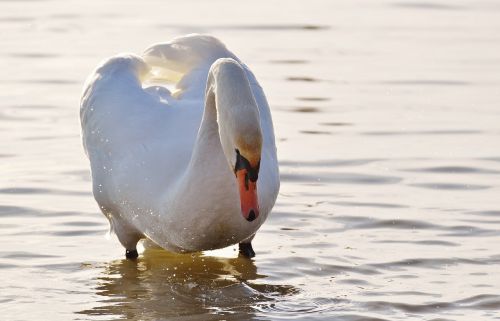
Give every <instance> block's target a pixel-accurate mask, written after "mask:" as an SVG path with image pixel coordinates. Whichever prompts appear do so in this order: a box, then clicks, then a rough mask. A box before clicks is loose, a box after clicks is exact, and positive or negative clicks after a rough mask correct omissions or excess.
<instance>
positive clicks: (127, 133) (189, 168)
mask: <svg viewBox="0 0 500 321" xmlns="http://www.w3.org/2000/svg"><path fill="white" fill-rule="evenodd" d="M168 83H174V84H175V88H174V89H173V90H169V89H168V88H167V87H168ZM80 120H81V126H82V132H81V133H82V141H83V146H84V150H85V153H86V155H87V157H88V158H89V161H90V169H91V173H92V185H93V194H94V198H95V200H96V201H97V203H98V205H99V208H100V210H101V212H102V213H103V214H104V215H105V216H106V217H107V218H108V220H109V223H110V230H111V231H114V233H115V234H116V235H117V237H118V240H119V241H120V243H121V244H122V245H123V247H124V248H125V254H126V257H127V258H129V259H134V258H137V257H138V252H137V248H136V246H137V243H138V241H139V240H140V239H143V238H146V239H149V240H151V241H153V242H154V243H155V244H157V245H159V246H160V247H162V248H164V249H166V250H169V251H173V252H178V253H188V252H198V251H204V250H212V249H218V248H223V247H227V246H229V245H233V244H239V251H240V253H241V254H242V255H244V256H247V257H253V256H254V255H255V252H254V250H253V247H252V244H251V242H252V239H253V238H254V236H255V233H256V232H257V230H258V229H259V228H260V226H261V225H262V224H263V223H264V221H265V220H266V218H267V217H268V215H269V213H270V212H271V209H272V208H273V206H274V203H275V201H276V197H277V195H278V191H279V184H280V181H279V169H278V160H277V155H276V146H275V138H274V129H273V122H272V118H271V113H270V110H269V105H268V103H267V100H266V97H265V95H264V92H263V90H262V87H261V86H260V85H259V83H258V82H257V80H256V78H255V76H254V74H253V73H252V72H251V71H250V69H249V68H248V67H247V66H246V65H245V64H244V63H242V62H241V61H240V60H239V59H238V58H237V57H236V56H235V55H234V54H233V53H232V52H231V51H229V50H228V49H227V48H226V46H225V45H224V44H223V43H222V42H221V41H220V40H218V39H216V38H215V37H212V36H208V35H198V34H191V35H187V36H182V37H178V38H175V39H173V40H171V41H169V42H166V43H158V44H154V45H152V46H151V47H149V48H147V49H146V50H145V51H144V53H143V54H142V55H141V56H138V55H135V54H120V55H117V56H114V57H111V58H109V59H107V60H105V61H104V62H102V63H101V64H100V65H99V66H98V67H97V68H96V69H95V70H94V71H93V72H92V73H91V74H90V75H89V77H88V78H87V81H86V83H85V85H84V90H83V94H82V97H81V102H80Z"/></svg>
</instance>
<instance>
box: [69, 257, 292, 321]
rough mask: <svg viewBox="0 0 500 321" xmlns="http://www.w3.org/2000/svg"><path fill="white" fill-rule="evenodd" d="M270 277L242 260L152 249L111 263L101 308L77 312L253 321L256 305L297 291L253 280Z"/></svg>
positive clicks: (102, 283) (100, 291)
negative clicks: (136, 258)
mask: <svg viewBox="0 0 500 321" xmlns="http://www.w3.org/2000/svg"><path fill="white" fill-rule="evenodd" d="M265 277H266V276H264V275H259V274H258V273H257V267H256V266H255V264H254V263H253V261H251V260H248V259H246V258H243V257H238V258H218V257H211V256H204V255H203V254H201V253H196V254H191V255H179V254H174V253H170V252H166V251H163V250H161V249H147V250H146V251H145V252H144V254H143V256H142V257H140V258H139V259H138V260H137V261H131V260H126V259H124V260H117V261H113V262H110V263H107V264H106V265H105V266H104V271H103V273H102V274H101V275H100V276H99V277H98V278H97V283H98V285H97V287H96V293H97V295H99V296H102V297H104V299H102V300H98V301H99V302H101V303H102V305H99V306H96V307H94V308H92V309H89V310H84V311H80V312H78V313H79V314H85V315H88V316H93V317H96V316H113V317H116V316H119V317H122V318H124V319H127V320H157V319H158V318H172V317H174V318H181V319H183V320H184V319H185V318H191V319H192V318H195V319H200V320H201V319H203V320H211V319H218V318H220V316H221V315H224V316H225V317H227V318H229V319H242V320H248V319H252V318H253V317H254V316H255V314H254V313H255V312H256V308H255V307H256V306H263V305H265V306H268V305H269V306H272V302H273V301H275V300H278V299H280V298H282V297H283V296H288V295H292V294H295V293H297V292H298V290H297V289H296V288H294V287H293V286H288V285H271V284H263V283H256V282H252V281H255V280H257V279H262V278H265ZM183 317H184V318H183Z"/></svg>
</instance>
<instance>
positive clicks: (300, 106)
mask: <svg viewBox="0 0 500 321" xmlns="http://www.w3.org/2000/svg"><path fill="white" fill-rule="evenodd" d="M191 32H203V33H211V34H213V35H215V36H217V37H219V38H220V39H222V40H223V41H224V42H225V43H226V44H227V46H228V47H229V48H230V49H231V50H233V51H234V52H235V53H236V54H237V55H238V56H239V57H240V58H241V59H242V60H243V61H245V62H246V63H247V64H248V65H249V66H250V67H251V68H252V69H253V71H254V72H255V74H256V75H257V78H258V79H259V80H260V82H261V84H262V85H263V87H264V89H265V91H266V94H267V96H268V100H269V102H270V105H271V107H272V112H273V116H274V123H275V130H276V136H277V144H278V154H279V158H280V163H281V181H282V187H281V192H280V195H279V198H278V201H277V204H276V206H275V208H274V211H273V213H272V214H271V216H270V218H269V220H268V221H267V222H266V224H264V226H263V227H262V229H261V230H260V232H259V233H258V234H257V237H256V238H255V240H254V242H253V244H254V249H255V250H256V252H257V256H256V257H255V258H254V259H252V260H247V259H244V258H238V254H237V251H236V247H231V248H227V249H223V250H219V251H214V252H205V253H199V254H193V255H175V254H171V253H167V252H165V251H161V250H146V251H144V253H142V254H141V256H140V258H139V259H138V260H137V261H136V262H134V261H128V260H125V259H124V255H123V254H124V253H123V249H122V247H121V245H120V244H119V243H118V241H117V240H116V237H115V236H114V235H112V236H111V237H109V238H106V233H107V230H108V224H107V220H106V219H105V218H104V216H102V214H101V213H100V212H99V209H98V207H97V205H96V203H95V201H94V199H93V197H92V194H91V181H90V177H89V164H88V161H87V159H86V157H85V155H84V153H83V149H82V147H81V142H80V133H79V132H80V125H79V119H78V114H79V110H78V106H79V97H80V93H81V90H82V85H83V82H84V80H85V78H86V77H87V75H88V74H89V72H90V71H91V70H92V69H93V68H94V67H95V66H96V65H97V64H98V63H99V61H100V60H102V59H103V58H106V57H109V56H111V55H113V54H116V53H119V52H135V53H140V52H141V51H142V50H143V49H144V48H146V47H147V46H149V45H150V44H152V43H154V42H161V41H166V40H169V39H170V38H172V37H174V36H177V35H181V34H186V33H191ZM0 44H1V45H0V71H1V72H0V169H1V172H0V175H1V178H0V308H1V314H0V315H1V317H0V319H2V320H11V321H15V320H115V319H116V320H291V319H293V320H346V321H347V320H348V321H357V320H359V321H361V320H377V321H382V320H434V321H445V320H467V321H470V320H498V319H500V2H498V1H472V0H470V1H436V0H429V1H403V0H394V1H391V0H388V1H369V0H366V1H329V0H324V1H320V0H318V1H316V0H311V1H248V2H246V3H238V4H236V3H235V2H232V1H203V2H202V1H178V2H172V1H170V2H167V1H71V0H70V1H50V0H48V1H43V0H40V1H8V0H7V1H5V0H1V1H0Z"/></svg>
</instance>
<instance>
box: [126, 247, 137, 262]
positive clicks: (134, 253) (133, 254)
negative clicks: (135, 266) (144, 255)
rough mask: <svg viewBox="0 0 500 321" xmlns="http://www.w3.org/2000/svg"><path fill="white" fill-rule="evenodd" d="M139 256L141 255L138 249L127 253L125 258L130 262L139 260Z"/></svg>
mask: <svg viewBox="0 0 500 321" xmlns="http://www.w3.org/2000/svg"><path fill="white" fill-rule="evenodd" d="M138 256H139V253H137V250H136V249H133V250H126V251H125V257H126V258H127V259H129V260H135V259H137V257H138Z"/></svg>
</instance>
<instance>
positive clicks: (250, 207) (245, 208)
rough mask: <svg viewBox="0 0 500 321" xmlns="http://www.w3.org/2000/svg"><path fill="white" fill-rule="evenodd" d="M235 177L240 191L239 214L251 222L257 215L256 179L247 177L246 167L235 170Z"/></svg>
mask: <svg viewBox="0 0 500 321" xmlns="http://www.w3.org/2000/svg"><path fill="white" fill-rule="evenodd" d="M236 179H237V180H238V187H239V191H240V202H241V214H242V215H243V217H244V218H245V219H246V220H247V221H249V222H252V221H253V220H255V219H256V218H257V217H259V200H258V199H257V180H255V181H252V180H250V179H249V173H248V171H247V169H246V168H241V169H238V170H237V171H236Z"/></svg>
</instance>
